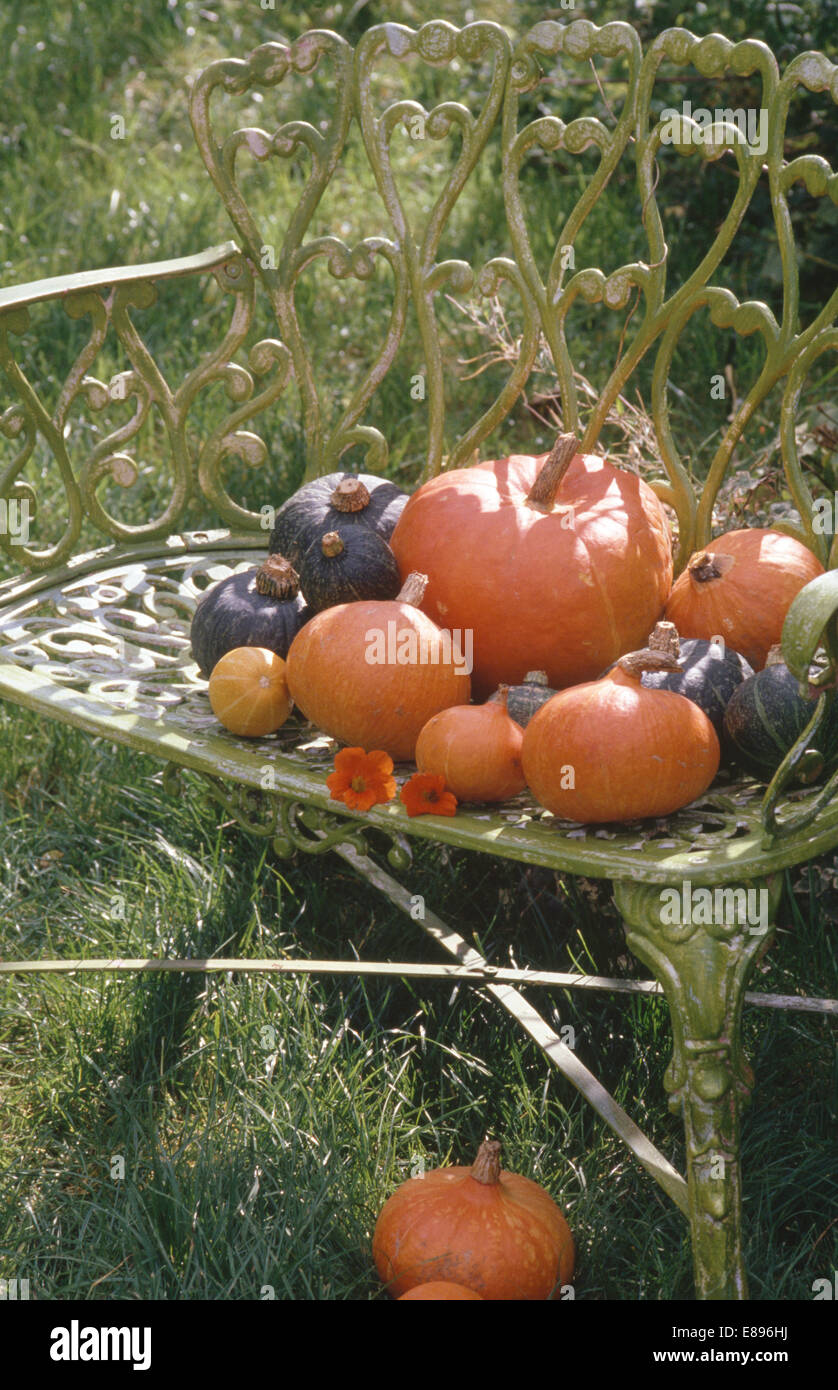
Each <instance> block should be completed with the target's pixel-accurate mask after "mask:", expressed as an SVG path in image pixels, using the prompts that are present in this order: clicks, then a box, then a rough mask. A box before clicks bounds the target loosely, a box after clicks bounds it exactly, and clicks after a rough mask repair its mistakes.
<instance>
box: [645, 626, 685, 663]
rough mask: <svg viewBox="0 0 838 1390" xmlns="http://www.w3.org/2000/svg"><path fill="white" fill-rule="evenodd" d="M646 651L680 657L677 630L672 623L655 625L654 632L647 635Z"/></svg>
mask: <svg viewBox="0 0 838 1390" xmlns="http://www.w3.org/2000/svg"><path fill="white" fill-rule="evenodd" d="M647 650H648V651H652V652H669V654H670V656H680V655H681V643H680V641H679V639H678V629H677V627H676V626H675V624H674V623H655V630H654V632H650V633H649V642H648V647H647Z"/></svg>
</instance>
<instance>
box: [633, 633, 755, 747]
mask: <svg viewBox="0 0 838 1390" xmlns="http://www.w3.org/2000/svg"><path fill="white" fill-rule="evenodd" d="M679 647H680V649H679V651H678V653H677V656H678V662H679V664H680V666H681V670H680V671H644V673H643V678H642V682H641V683H642V684H643V685H645V686H646V688H647V690H673V691H674V692H675V694H676V695H686V697H687V699H688V700H692V702H693V704H694V705H698V707H699V709H702V710H704V713H705V714H706V715H707V718H708V719H709V720H710V722H711V724H712V725H713V727H714V729H715V730H716V733H717V734H718V735H719V738H721V736H722V726H723V723H724V715H725V709H726V708H727V705H728V701H729V700H730V698H731V696H732V695H733V692H734V691H735V690H736V689H737V687H738V686H740V685H741V684H742V682H743V681H744V680H747V679H748V677H749V676H752V675H753V674H754V672H753V667H752V666H750V664H749V663H748V662H747V661H746V660H745V658H744V656H740V655H739V653H738V652H734V651H731V650H730V648H729V647H726V646H725V644H724V642H723V641H721V640H714V641H712V642H707V641H705V640H704V638H703V637H687V638H683V639H681V641H680V643H679Z"/></svg>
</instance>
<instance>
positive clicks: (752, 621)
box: [666, 526, 823, 671]
mask: <svg viewBox="0 0 838 1390" xmlns="http://www.w3.org/2000/svg"><path fill="white" fill-rule="evenodd" d="M819 574H823V565H822V564H821V562H820V560H818V559H817V557H816V556H815V555H813V554H812V552H811V550H808V549H807V547H806V546H805V545H801V543H800V541H798V540H795V539H794V537H793V536H786V535H783V533H782V532H781V531H771V530H767V529H764V528H761V527H756V526H753V527H747V528H746V529H745V530H744V531H729V532H728V533H727V534H726V535H724V536H717V537H716V539H715V540H713V541H711V542H710V544H709V545H708V546H707V547H706V549H704V550H698V551H696V553H695V554H694V555H692V556H690V559H689V562H688V564H687V568H686V569H685V570H684V572H683V574H681V575H679V577H678V579H677V580H676V581H675V584H674V585H673V588H672V593H671V594H670V596H669V598H668V600H667V604H666V617H667V618H668V619H669V620H670V621H671V622H673V623H674V624H675V626H676V627H677V629H678V632H679V633H680V635H681V636H682V637H703V638H704V639H705V640H707V641H709V640H710V639H711V638H713V637H723V638H724V641H725V643H726V645H727V646H728V647H731V648H732V649H733V651H735V652H739V654H740V655H741V656H744V658H745V660H746V661H749V662H750V664H751V665H752V666H753V668H754V670H756V671H760V670H762V668H763V666H764V665H765V662H766V659H767V657H768V653H769V651H770V649H771V648H772V647H773V646H774V645H775V644H776V643H778V642H779V641H780V638H781V635H782V631H783V623H784V621H785V617H786V614H787V613H788V611H789V608H790V607H791V604H792V601H793V599H795V598H796V596H797V595H798V594H799V592H800V590H801V589H802V588H803V586H804V585H805V584H808V583H809V581H810V580H811V579H816V578H817V576H818V575H819Z"/></svg>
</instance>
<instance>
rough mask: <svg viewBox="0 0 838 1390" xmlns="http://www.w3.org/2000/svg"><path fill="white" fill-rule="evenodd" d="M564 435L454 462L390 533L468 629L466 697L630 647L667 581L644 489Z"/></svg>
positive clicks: (586, 674) (583, 671)
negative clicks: (471, 461)
mask: <svg viewBox="0 0 838 1390" xmlns="http://www.w3.org/2000/svg"><path fill="white" fill-rule="evenodd" d="M576 448H577V441H576V439H575V438H574V437H573V436H572V435H562V436H560V438H559V440H558V441H557V443H556V446H555V448H554V449H553V451H552V453H550V454H549V455H540V456H539V457H535V458H533V457H530V456H528V455H523V454H511V455H510V456H509V457H508V458H503V459H496V460H494V461H490V462H486V463H478V464H475V465H474V466H472V467H470V468H457V469H452V470H451V471H450V472H448V473H442V474H440V476H439V477H437V478H432V479H431V480H430V481H429V482H427V483H425V484H424V486H423V487H420V488H419V490H418V491H417V492H415V493H414V494H413V496H412V497H411V498H410V499H409V501H408V503H407V506H406V507H405V509H404V511H403V513H402V515H401V516H400V518H399V520H398V522H397V523H396V528H395V530H394V532H393V535H392V537H391V540H390V545H391V548H392V550H393V552H394V554H395V556H396V559H397V560H398V563H399V569H400V571H401V573H402V575H405V574H406V573H407V572H408V571H409V570H414V569H418V570H422V571H424V572H425V573H426V574H427V575H428V576H429V580H430V582H429V584H428V589H427V593H426V595H425V599H424V602H423V605H422V606H423V608H424V609H425V612H426V613H429V614H430V615H431V617H433V618H434V619H435V620H436V621H437V622H440V623H445V624H446V625H447V626H450V627H452V628H471V629H472V630H473V633H474V671H473V672H472V689H473V693H474V698H475V699H485V697H486V696H488V695H490V694H491V693H492V691H493V690H495V689H496V687H497V686H498V685H500V684H501V683H505V684H507V685H515V684H519V683H520V682H521V681H523V680H524V677H525V676H526V673H527V672H528V671H532V670H544V671H546V672H547V676H548V679H549V684H550V685H552V686H556V687H557V688H560V687H562V686H566V685H573V684H575V683H577V682H579V681H585V680H591V679H592V678H593V677H594V676H597V675H598V674H599V672H600V671H602V670H604V669H605V667H606V666H608V665H609V663H610V662H612V661H614V660H615V659H616V658H617V657H618V656H621V655H622V654H623V652H626V651H629V650H630V649H631V648H633V647H639V646H640V645H641V644H642V643H643V641H645V638H646V634H647V633H648V632H649V631H650V629H651V628H652V627H653V625H654V624H655V622H656V621H657V620H658V618H659V617H660V616H661V613H662V611H663V606H664V603H665V602H666V598H667V595H668V593H669V590H670V587H671V584H672V556H671V550H670V540H669V530H668V526H667V522H666V518H665V516H664V512H663V508H662V507H661V504H660V503H659V501H658V499H657V497H656V496H655V494H654V493H653V492H652V490H651V488H650V487H649V486H648V485H647V484H646V483H644V482H642V481H641V479H640V478H638V477H636V476H635V475H634V474H633V473H628V472H625V471H623V470H622V469H619V468H614V467H612V465H611V464H609V463H606V462H605V460H604V459H602V458H599V457H597V456H596V455H594V454H578V453H576V452H575V451H576Z"/></svg>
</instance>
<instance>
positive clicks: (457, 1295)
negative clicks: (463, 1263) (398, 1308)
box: [397, 1279, 484, 1303]
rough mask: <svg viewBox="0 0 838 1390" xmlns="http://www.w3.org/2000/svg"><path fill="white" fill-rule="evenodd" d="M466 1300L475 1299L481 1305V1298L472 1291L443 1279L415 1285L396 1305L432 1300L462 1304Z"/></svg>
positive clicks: (462, 1285)
mask: <svg viewBox="0 0 838 1390" xmlns="http://www.w3.org/2000/svg"><path fill="white" fill-rule="evenodd" d="M467 1299H476V1300H477V1302H478V1303H482V1302H483V1301H484V1300H483V1297H482V1295H481V1294H479V1293H475V1292H474V1290H473V1289H467V1288H466V1287H465V1285H464V1284H451V1283H449V1282H447V1281H446V1280H445V1279H434V1280H432V1281H431V1283H429V1284H417V1285H416V1287H415V1288H413V1289H408V1291H407V1293H403V1294H402V1295H401V1297H400V1298H399V1299H397V1302H398V1303H429V1302H432V1301H433V1300H437V1301H440V1302H442V1301H444V1302H446V1303H455V1302H460V1301H461V1302H463V1303H465V1301H466V1300H467Z"/></svg>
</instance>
